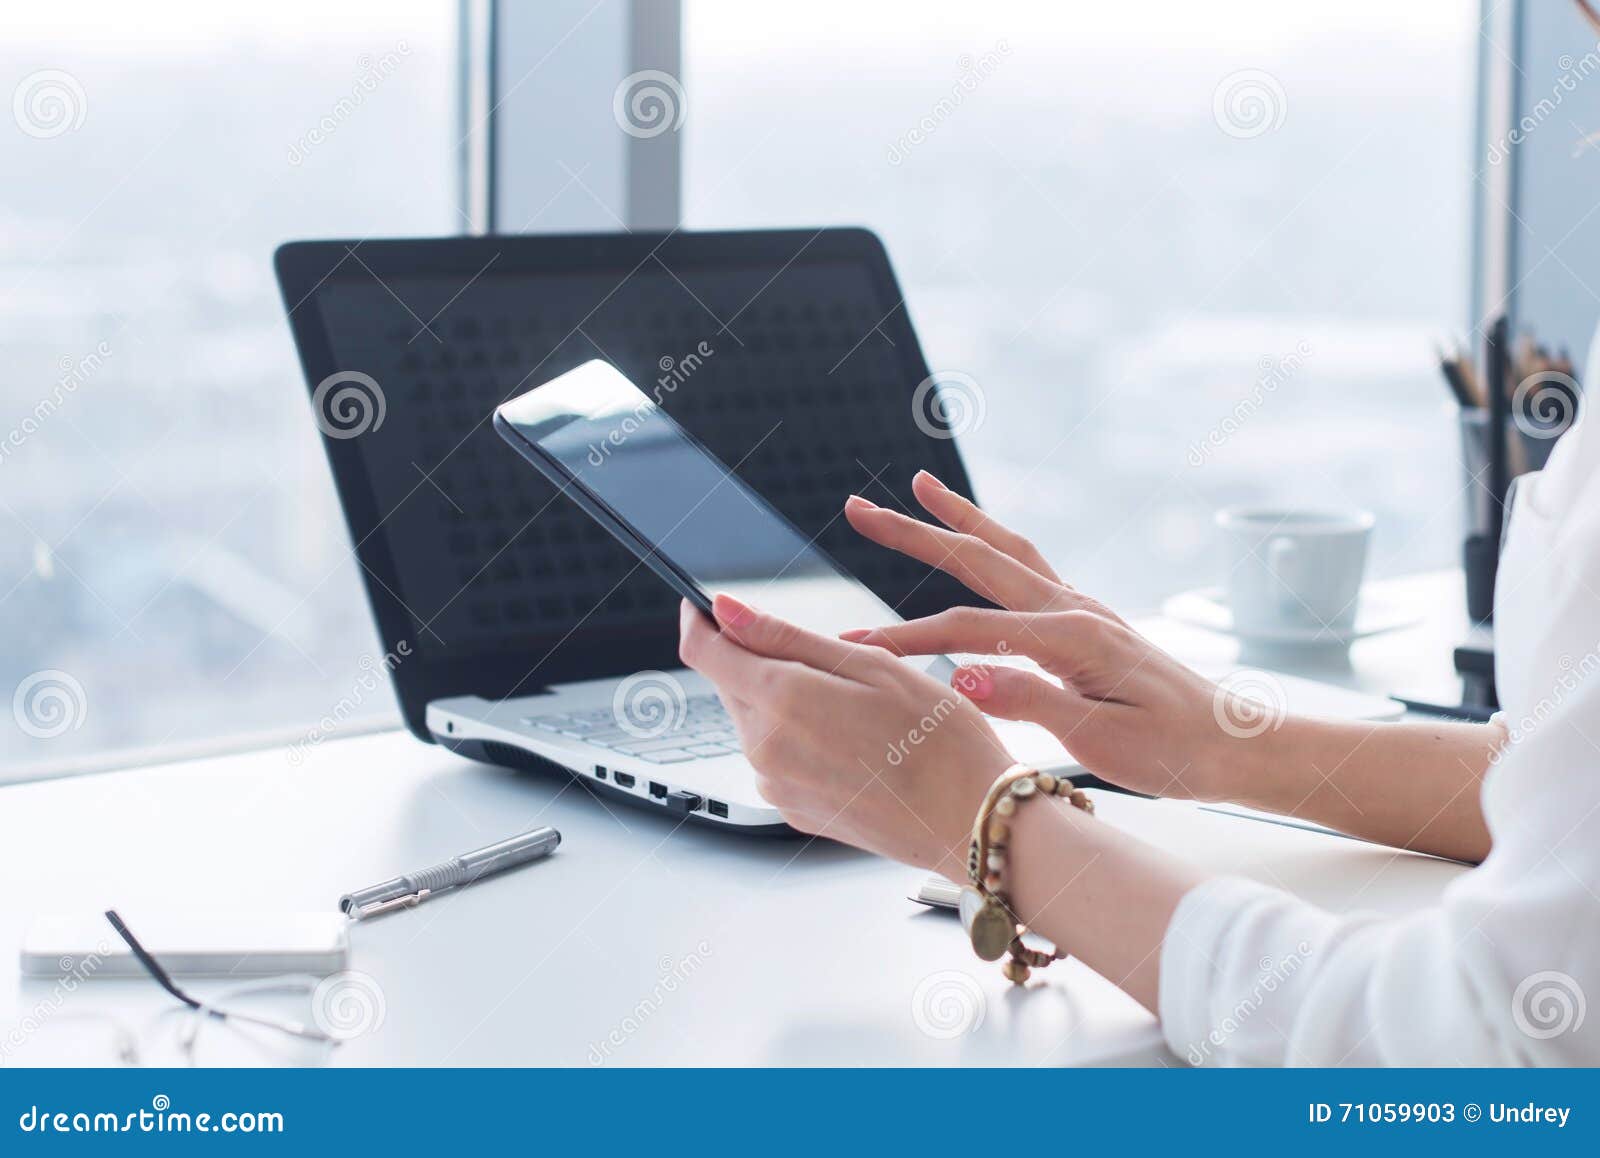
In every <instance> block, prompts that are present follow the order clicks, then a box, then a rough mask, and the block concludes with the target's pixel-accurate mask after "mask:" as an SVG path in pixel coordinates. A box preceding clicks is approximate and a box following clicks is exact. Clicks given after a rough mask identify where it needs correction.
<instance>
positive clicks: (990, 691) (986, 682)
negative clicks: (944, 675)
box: [950, 667, 994, 700]
mask: <svg viewBox="0 0 1600 1158" xmlns="http://www.w3.org/2000/svg"><path fill="white" fill-rule="evenodd" d="M950 683H951V685H952V686H953V687H954V688H955V689H956V691H958V692H960V693H961V694H962V695H964V696H966V697H967V698H968V699H969V700H986V699H988V698H989V697H990V696H992V695H994V677H993V676H991V675H990V674H989V673H988V672H986V671H979V670H978V669H977V668H970V667H964V668H958V669H957V670H956V674H955V675H954V676H953V677H952V678H951V680H950Z"/></svg>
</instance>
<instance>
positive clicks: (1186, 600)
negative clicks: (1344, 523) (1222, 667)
mask: <svg viewBox="0 0 1600 1158" xmlns="http://www.w3.org/2000/svg"><path fill="white" fill-rule="evenodd" d="M1161 614H1162V615H1165V616H1166V617H1167V618H1168V619H1173V620H1176V621H1177V622H1179V623H1186V624H1188V625H1189V626H1191V627H1202V628H1205V629H1206V630H1207V631H1215V632H1217V633H1219V634H1221V635H1231V636H1233V637H1234V638H1235V639H1242V640H1248V641H1249V642H1251V643H1269V644H1307V643H1319V644H1332V643H1340V644H1348V643H1353V642H1354V641H1356V640H1358V639H1365V638H1367V636H1369V635H1380V634H1382V633H1383V632H1385V631H1397V630H1399V629H1400V628H1402V627H1411V626H1413V625H1414V624H1417V623H1419V622H1421V620H1422V616H1423V613H1422V610H1421V609H1420V608H1418V607H1416V606H1415V605H1414V604H1407V603H1403V602H1401V601H1399V600H1397V599H1394V598H1393V597H1390V598H1384V597H1383V595H1381V594H1379V593H1377V592H1374V591H1371V590H1366V591H1363V592H1362V593H1361V605H1360V607H1359V608H1358V609H1357V611H1356V619H1355V623H1353V624H1351V625H1350V626H1349V627H1344V628H1329V627H1291V626H1287V625H1285V626H1283V627H1264V628H1255V629H1252V630H1250V631H1237V630H1235V629H1234V626H1233V612H1232V611H1231V610H1229V608H1228V597H1227V593H1226V592H1225V591H1224V590H1223V589H1222V588H1221V587H1201V588H1199V589H1198V590H1195V591H1184V592H1182V593H1181V594H1178V595H1174V596H1172V598H1170V599H1168V600H1167V601H1166V602H1165V603H1163V604H1162V605H1161Z"/></svg>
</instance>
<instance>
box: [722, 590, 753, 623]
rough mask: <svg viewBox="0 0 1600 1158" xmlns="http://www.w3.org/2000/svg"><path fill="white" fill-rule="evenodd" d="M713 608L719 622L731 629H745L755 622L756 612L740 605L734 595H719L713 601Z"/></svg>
mask: <svg viewBox="0 0 1600 1158" xmlns="http://www.w3.org/2000/svg"><path fill="white" fill-rule="evenodd" d="M711 606H712V609H713V610H714V611H716V613H717V619H718V621H719V622H721V623H726V624H727V625H728V626H729V627H745V626H747V625H749V624H751V623H754V622H755V618H756V613H755V611H753V610H752V609H751V608H749V607H746V606H745V605H744V604H743V603H740V602H739V601H738V600H737V599H735V598H734V597H733V596H732V595H718V596H717V597H716V598H715V599H713V600H712V601H711Z"/></svg>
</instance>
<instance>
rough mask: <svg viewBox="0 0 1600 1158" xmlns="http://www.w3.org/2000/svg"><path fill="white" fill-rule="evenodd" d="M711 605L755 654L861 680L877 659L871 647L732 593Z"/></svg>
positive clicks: (736, 638) (726, 629)
mask: <svg viewBox="0 0 1600 1158" xmlns="http://www.w3.org/2000/svg"><path fill="white" fill-rule="evenodd" d="M712 608H713V610H714V611H715V613H716V616H717V623H718V624H719V625H720V626H721V627H722V630H723V632H724V633H725V634H727V635H729V636H732V637H733V639H734V641H735V642H737V643H738V645H739V646H740V647H742V648H744V649H745V650H746V651H750V652H754V653H755V654H756V655H761V656H766V657H767V658H769V659H784V660H792V661H794V662H795V663H803V664H805V665H806V666H807V667H810V668H816V669H817V670H819V671H823V672H826V673H828V674H829V675H840V676H844V677H846V678H848V679H858V680H859V679H865V678H866V677H867V675H868V668H869V666H870V665H871V664H872V663H873V662H874V660H875V657H874V654H873V652H872V651H871V650H870V649H869V648H865V647H862V646H861V645H860V644H855V643H846V642H845V641H844V640H841V639H833V638H831V637H829V636H826V635H818V634H817V633H816V632H814V631H807V630H805V629H804V628H802V627H796V626H795V625H794V624H792V623H789V622H788V621H787V620H783V619H779V618H778V617H777V616H775V615H768V614H767V613H766V612H764V611H759V610H757V609H756V608H754V607H751V606H749V605H748V604H745V603H741V602H740V601H739V600H737V599H735V598H734V597H733V596H731V595H718V596H717V597H716V598H715V599H714V600H712Z"/></svg>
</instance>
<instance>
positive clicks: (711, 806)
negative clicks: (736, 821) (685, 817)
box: [706, 800, 728, 820]
mask: <svg viewBox="0 0 1600 1158" xmlns="http://www.w3.org/2000/svg"><path fill="white" fill-rule="evenodd" d="M706 811H707V812H709V813H711V815H712V816H720V817H722V819H724V820H726V819H728V806H727V805H726V804H724V803H722V801H720V800H708V801H706Z"/></svg>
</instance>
